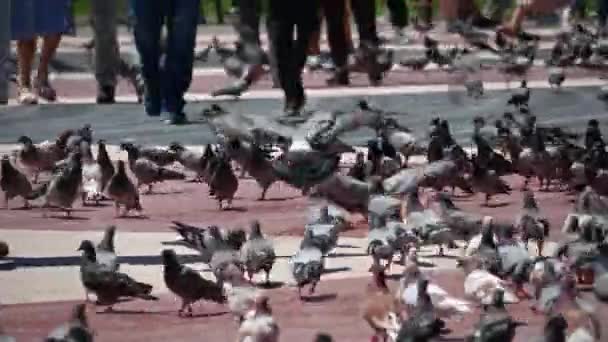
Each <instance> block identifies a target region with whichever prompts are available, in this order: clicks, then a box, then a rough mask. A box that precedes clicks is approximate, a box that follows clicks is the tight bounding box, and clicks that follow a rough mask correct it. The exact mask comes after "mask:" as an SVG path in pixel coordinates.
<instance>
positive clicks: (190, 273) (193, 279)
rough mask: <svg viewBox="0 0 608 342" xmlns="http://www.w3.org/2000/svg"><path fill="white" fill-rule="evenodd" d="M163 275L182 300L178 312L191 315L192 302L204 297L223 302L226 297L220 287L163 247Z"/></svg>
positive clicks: (168, 286)
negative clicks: (182, 263) (185, 264)
mask: <svg viewBox="0 0 608 342" xmlns="http://www.w3.org/2000/svg"><path fill="white" fill-rule="evenodd" d="M161 256H162V258H163V265H164V268H163V277H164V280H165V285H167V288H168V289H169V290H171V292H173V293H174V294H175V295H176V296H178V297H179V298H180V299H181V300H182V306H181V308H180V309H179V311H178V314H179V315H180V316H181V315H182V314H186V315H189V316H192V303H194V302H196V301H198V300H201V299H205V300H209V301H213V302H216V303H224V302H225V301H226V298H225V296H224V294H223V291H222V288H221V287H220V286H219V285H218V284H216V283H214V282H212V281H209V280H207V279H205V278H203V277H202V276H201V275H200V274H199V273H198V272H196V271H194V270H193V269H191V268H190V267H187V266H184V265H181V264H180V263H179V261H178V259H177V255H176V254H175V251H173V250H172V249H165V250H163V251H162V253H161Z"/></svg>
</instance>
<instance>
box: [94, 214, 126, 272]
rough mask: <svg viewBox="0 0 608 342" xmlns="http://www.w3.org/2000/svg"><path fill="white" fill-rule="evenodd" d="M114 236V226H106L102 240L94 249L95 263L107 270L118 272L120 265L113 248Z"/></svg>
mask: <svg viewBox="0 0 608 342" xmlns="http://www.w3.org/2000/svg"><path fill="white" fill-rule="evenodd" d="M115 234H116V226H114V225H111V226H108V227H107V228H106V230H105V232H104V234H103V239H102V240H101V241H100V242H99V244H98V245H97V247H96V248H95V254H96V258H97V263H98V264H100V265H104V266H106V268H107V269H108V270H111V271H118V268H119V267H120V264H119V263H118V258H117V256H116V249H115V248H114V235H115Z"/></svg>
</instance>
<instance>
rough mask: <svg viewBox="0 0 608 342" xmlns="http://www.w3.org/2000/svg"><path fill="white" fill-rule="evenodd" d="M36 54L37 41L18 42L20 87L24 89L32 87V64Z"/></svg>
mask: <svg viewBox="0 0 608 342" xmlns="http://www.w3.org/2000/svg"><path fill="white" fill-rule="evenodd" d="M35 53H36V39H30V40H20V41H18V42H17V54H18V58H19V85H20V86H22V87H31V86H32V63H33V61H34V54H35Z"/></svg>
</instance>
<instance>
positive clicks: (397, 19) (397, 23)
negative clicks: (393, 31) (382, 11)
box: [386, 0, 409, 29]
mask: <svg viewBox="0 0 608 342" xmlns="http://www.w3.org/2000/svg"><path fill="white" fill-rule="evenodd" d="M386 7H387V8H388V11H389V14H390V21H391V24H392V25H393V26H394V27H397V28H400V29H402V28H404V27H406V26H407V24H408V19H409V12H408V8H407V4H406V3H405V0H386Z"/></svg>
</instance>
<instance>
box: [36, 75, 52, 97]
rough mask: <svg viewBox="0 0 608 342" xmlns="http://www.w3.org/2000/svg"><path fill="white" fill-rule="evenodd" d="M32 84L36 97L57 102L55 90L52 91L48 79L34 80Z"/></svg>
mask: <svg viewBox="0 0 608 342" xmlns="http://www.w3.org/2000/svg"><path fill="white" fill-rule="evenodd" d="M34 84H35V88H36V93H37V94H38V97H41V98H43V99H45V100H47V101H49V102H53V101H55V100H57V92H56V91H55V89H53V87H52V86H51V84H50V83H49V80H48V79H40V78H39V79H36V80H35V81H34Z"/></svg>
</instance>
